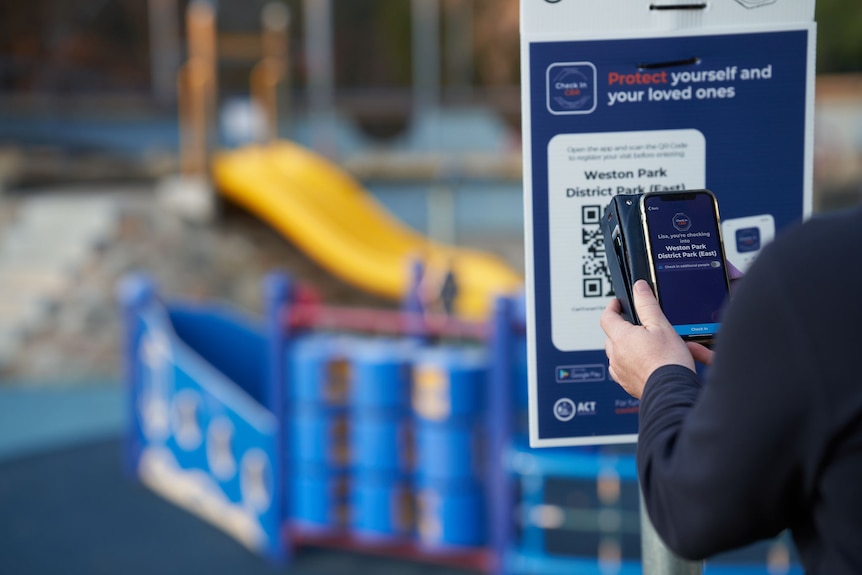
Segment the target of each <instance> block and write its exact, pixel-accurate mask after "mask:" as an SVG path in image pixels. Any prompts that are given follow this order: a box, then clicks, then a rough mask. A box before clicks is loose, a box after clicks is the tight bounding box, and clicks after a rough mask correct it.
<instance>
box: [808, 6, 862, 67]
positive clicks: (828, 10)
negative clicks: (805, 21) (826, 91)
mask: <svg viewBox="0 0 862 575" xmlns="http://www.w3.org/2000/svg"><path fill="white" fill-rule="evenodd" d="M815 18H816V20H817V28H818V38H817V71H818V73H821V74H833V73H841V72H859V71H860V70H862V2H860V1H859V0H817V4H816V8H815Z"/></svg>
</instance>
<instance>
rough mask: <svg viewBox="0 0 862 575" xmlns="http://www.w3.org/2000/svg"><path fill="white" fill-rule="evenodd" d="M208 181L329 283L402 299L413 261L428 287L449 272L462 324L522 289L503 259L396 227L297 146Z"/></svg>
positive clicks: (349, 183) (255, 157)
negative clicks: (331, 278)
mask: <svg viewBox="0 0 862 575" xmlns="http://www.w3.org/2000/svg"><path fill="white" fill-rule="evenodd" d="M213 175H214V179H215V184H216V187H217V188H218V189H219V191H220V193H221V194H222V195H223V196H225V197H226V198H229V199H230V200H231V201H233V202H234V203H236V204H238V205H240V206H242V207H243V208H245V209H247V210H248V211H250V212H251V213H253V214H255V215H257V216H258V217H259V218H261V219H263V220H264V221H266V222H267V223H269V224H270V225H271V226H273V227H274V228H275V229H276V230H278V231H279V232H280V233H282V234H283V235H284V236H285V237H287V238H288V239H289V240H291V241H292V242H293V243H294V244H296V245H297V246H298V247H299V248H300V249H302V250H303V251H304V252H305V253H306V254H308V255H309V256H310V257H311V258H312V259H314V260H315V261H317V262H318V263H319V264H320V265H321V266H322V267H324V268H325V269H327V270H329V271H330V272H331V273H332V274H333V275H335V276H337V277H339V278H341V279H343V280H345V281H346V282H348V283H350V284H352V285H355V286H356V287H358V288H360V289H363V290H365V291H368V292H370V293H374V294H378V295H381V296H383V297H387V298H392V299H401V298H403V297H404V296H405V295H406V293H407V290H408V289H410V283H411V278H410V275H411V273H410V262H411V261H416V260H419V261H421V262H423V264H424V266H425V278H427V279H428V284H426V285H431V286H437V285H439V284H440V282H442V279H443V277H444V276H445V274H446V271H447V270H449V269H451V270H452V271H453V272H454V274H455V280H456V286H457V298H456V300H455V313H456V315H458V316H460V317H463V318H465V319H482V318H485V317H487V315H488V314H489V312H490V311H491V306H492V304H493V300H494V297H495V296H498V295H502V294H511V293H514V292H515V291H516V290H518V289H520V287H521V284H522V281H523V280H522V278H521V277H520V276H519V275H518V274H517V273H515V272H514V271H513V270H512V269H511V268H510V267H508V266H507V265H506V264H505V263H503V261H502V260H501V259H499V258H497V257H495V256H492V255H490V254H487V253H484V252H480V251H477V250H470V249H464V248H459V247H455V246H448V245H444V244H440V243H436V242H432V241H430V240H429V239H427V238H426V237H424V236H422V235H421V234H418V233H417V232H415V231H413V230H412V229H410V228H408V227H407V226H405V225H404V224H402V223H401V222H399V221H398V220H397V219H395V218H394V217H393V216H392V215H391V214H389V213H388V212H387V211H386V210H385V209H384V208H383V207H382V206H380V205H379V204H378V203H377V202H376V201H375V200H374V199H373V197H372V196H371V195H370V194H369V193H368V192H367V191H366V190H364V189H363V188H362V187H361V186H360V185H359V184H358V183H357V182H356V181H355V180H354V179H353V178H352V177H350V176H349V175H348V174H347V173H345V172H344V171H343V170H342V169H340V168H339V167H337V166H335V165H333V164H332V163H331V162H329V161H328V160H326V159H324V158H322V157H321V156H319V155H317V154H315V153H313V152H311V151H309V150H307V149H305V148H302V147H300V146H297V145H295V144H292V143H289V142H277V143H275V144H271V145H267V146H250V147H247V148H242V149H239V150H235V151H228V152H222V153H220V154H218V155H217V156H216V157H215V158H214V161H213ZM423 282H424V280H423ZM434 289H438V288H436V287H432V288H431V290H432V291H433V290H434Z"/></svg>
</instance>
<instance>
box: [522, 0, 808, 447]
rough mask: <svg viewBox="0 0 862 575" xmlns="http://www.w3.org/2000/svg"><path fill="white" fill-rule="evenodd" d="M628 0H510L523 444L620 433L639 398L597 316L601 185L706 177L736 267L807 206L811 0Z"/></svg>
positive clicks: (647, 187)
mask: <svg viewBox="0 0 862 575" xmlns="http://www.w3.org/2000/svg"><path fill="white" fill-rule="evenodd" d="M635 4H637V3H636V2H632V1H631V0H629V1H626V2H623V1H622V0H594V1H592V2H589V1H587V0H581V1H579V2H572V1H570V0H560V1H559V2H547V1H545V0H523V1H522V4H521V12H522V13H521V19H522V63H523V66H522V69H523V77H522V89H523V124H524V130H523V131H524V165H525V169H524V193H525V198H524V206H525V235H526V238H525V239H526V242H525V243H526V249H527V252H526V253H527V262H526V264H527V265H526V267H527V298H528V299H527V302H528V318H527V319H528V350H529V354H528V357H529V380H530V395H529V398H530V441H531V445H532V446H534V447H540V446H557V445H588V444H604V443H626V442H634V441H636V439H637V423H638V407H639V405H638V402H637V401H636V400H634V399H632V398H630V397H629V396H628V395H627V394H626V393H625V392H624V391H623V390H622V389H621V388H619V386H618V385H617V384H616V383H614V382H613V381H611V380H610V378H609V375H608V370H607V358H606V356H605V353H604V334H603V333H602V331H601V328H600V326H599V317H600V315H601V313H602V310H603V309H604V308H605V307H606V306H607V304H608V303H609V302H610V301H611V298H612V297H613V289H612V286H611V284H610V274H609V271H608V268H607V263H606V261H605V255H604V244H603V238H602V232H601V228H600V225H599V223H600V219H601V217H602V215H603V211H604V208H605V206H607V204H608V202H609V201H610V200H611V198H612V197H613V196H615V195H617V194H627V193H642V192H649V191H663V190H680V191H682V190H692V189H701V188H708V189H710V190H712V191H713V192H714V193H715V195H716V197H717V199H718V202H719V208H720V211H721V216H722V219H723V220H724V221H726V222H729V223H728V224H727V225H726V226H725V228H724V230H723V233H724V236H725V242H726V243H727V244H729V243H730V242H733V247H732V249H727V256H728V259H729V260H730V261H731V263H733V264H734V265H736V266H737V267H738V268H739V269H742V270H744V269H745V268H746V267H747V266H748V265H750V263H751V261H752V260H753V258H754V257H755V256H756V254H757V253H758V252H759V251H760V249H761V247H762V245H764V244H765V243H767V242H768V241H770V240H771V239H772V238H773V236H774V235H775V233H780V230H781V229H782V228H784V227H786V226H788V225H789V224H792V223H794V222H797V221H799V220H801V219H802V218H804V217H806V216H807V215H808V214H809V213H810V210H811V170H812V157H813V152H812V146H813V139H812V125H813V93H814V90H813V81H814V52H813V47H814V44H815V37H814V36H815V27H814V23H813V14H814V2H813V0H806V1H796V2H792V3H789V2H786V1H782V0H776V1H775V2H773V3H769V4H767V3H760V4H758V5H756V6H745V5H743V4H741V3H736V2H725V3H718V4H715V5H714V6H713V5H712V4H710V9H709V10H706V11H701V12H699V13H696V12H697V11H695V10H684V11H682V12H685V13H686V14H684V15H679V16H675V15H673V14H672V13H671V11H667V10H662V11H658V12H661V14H656V13H654V12H651V11H650V10H649V9H648V4H644V6H645V9H644V10H643V11H640V12H638V11H636V10H634V5H635ZM791 4H792V5H791ZM623 13H625V14H623ZM688 224H689V222H688V221H687V219H686V217H683V215H681V216H680V217H679V218H676V219H675V224H674V225H677V226H680V227H681V228H682V227H685V226H686V225H688Z"/></svg>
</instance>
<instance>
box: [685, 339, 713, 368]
mask: <svg viewBox="0 0 862 575" xmlns="http://www.w3.org/2000/svg"><path fill="white" fill-rule="evenodd" d="M686 345H688V350H689V351H690V352H691V357H693V358H694V361H696V362H698V363H702V364H704V365H712V358H713V356H715V352H714V351H712V350H711V349H709V348H707V347H705V346H703V345H701V344H699V343H696V342H693V341H689V342H686Z"/></svg>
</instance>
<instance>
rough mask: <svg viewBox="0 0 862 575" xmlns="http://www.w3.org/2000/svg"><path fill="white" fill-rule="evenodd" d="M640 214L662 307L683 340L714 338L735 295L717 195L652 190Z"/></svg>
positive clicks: (708, 340) (642, 198) (642, 197)
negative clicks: (725, 307) (727, 303)
mask: <svg viewBox="0 0 862 575" xmlns="http://www.w3.org/2000/svg"><path fill="white" fill-rule="evenodd" d="M640 215H641V219H642V228H643V235H644V243H645V244H646V253H647V260H648V262H647V263H648V267H649V274H650V281H651V283H652V288H653V291H654V293H655V295H656V298H657V299H658V301H659V304H660V305H661V308H662V311H663V312H664V314H665V316H666V317H667V319H668V320H669V321H670V323H671V325H673V327H674V329H675V330H676V332H677V333H678V334H680V335H681V336H682V337H683V339H687V340H693V341H700V342H702V343H709V342H711V341H712V339H713V338H714V337H715V335H716V334H717V333H718V330H719V326H720V325H721V311H722V309H723V307H724V304H725V302H726V300H727V298H728V294H729V293H730V281H729V279H728V273H727V264H726V261H727V260H726V259H725V253H724V242H723V241H722V237H721V223H720V218H719V214H718V202H717V201H716V199H715V195H714V194H713V193H712V192H711V191H709V190H692V191H687V192H651V193H646V194H644V195H643V196H641V198H640Z"/></svg>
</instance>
